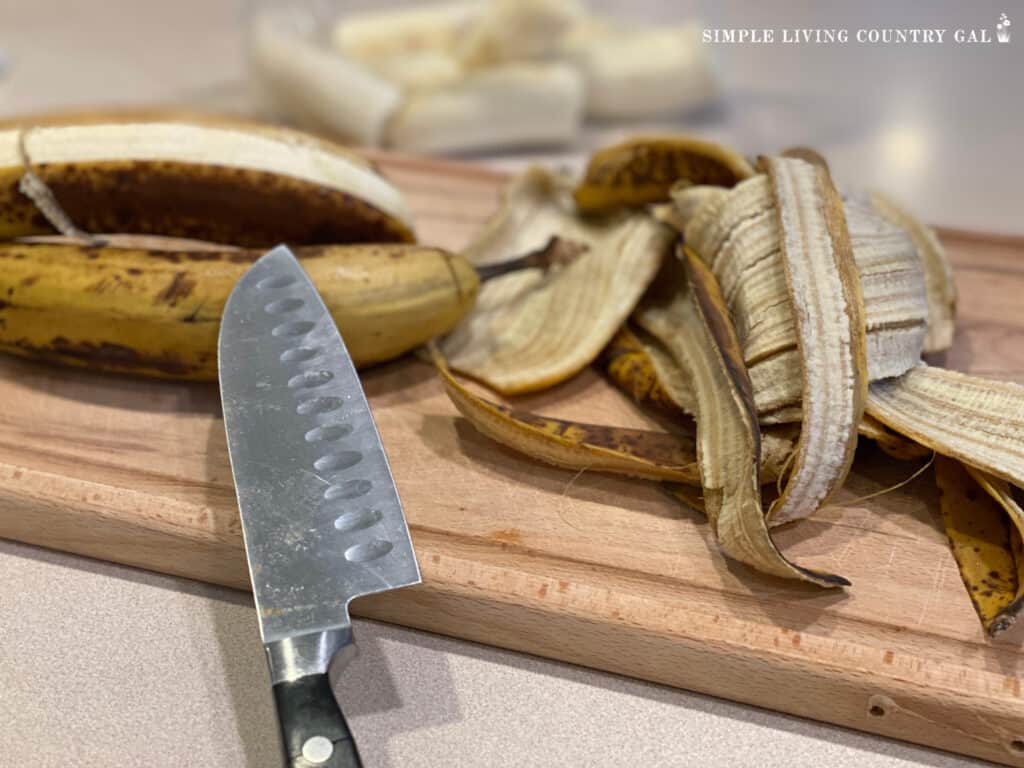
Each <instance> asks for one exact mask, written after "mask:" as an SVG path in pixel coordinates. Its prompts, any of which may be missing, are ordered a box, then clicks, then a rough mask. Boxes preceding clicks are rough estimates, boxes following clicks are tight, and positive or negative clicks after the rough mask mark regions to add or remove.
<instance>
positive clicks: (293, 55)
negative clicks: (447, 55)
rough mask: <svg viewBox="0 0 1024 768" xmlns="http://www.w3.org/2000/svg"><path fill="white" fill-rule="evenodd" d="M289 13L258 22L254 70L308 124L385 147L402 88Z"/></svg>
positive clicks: (253, 36) (253, 34) (281, 104)
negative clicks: (314, 36)
mask: <svg viewBox="0 0 1024 768" xmlns="http://www.w3.org/2000/svg"><path fill="white" fill-rule="evenodd" d="M292 22H293V19H291V18H289V17H287V16H285V15H284V14H276V13H270V12H263V13H261V14H258V15H257V16H256V17H255V18H254V19H253V21H252V28H251V30H250V33H249V50H250V56H251V59H252V67H253V72H254V73H255V74H256V77H257V79H258V81H259V82H260V84H261V85H262V86H263V88H264V90H265V91H266V92H267V95H268V96H269V97H270V98H271V100H272V101H273V102H274V104H275V105H276V106H277V107H278V108H280V109H282V110H283V111H284V112H286V113H287V114H288V115H289V116H291V117H293V118H295V119H296V120H299V121H301V122H302V123H303V124H304V125H306V126H308V127H312V128H315V129H318V130H325V131H329V132H330V133H332V134H333V135H336V136H339V137H340V138H343V139H346V140H348V141H354V142H357V143H359V144H366V145H369V146H379V145H380V144H381V143H382V142H383V140H384V131H385V126H386V125H387V123H388V121H389V120H390V119H391V118H392V116H393V115H394V113H395V112H396V111H397V109H398V108H399V106H400V105H401V103H402V99H403V97H402V91H401V88H399V86H398V85H397V84H395V83H393V82H392V81H390V80H387V79H385V78H383V77H381V76H379V75H377V74H375V73H373V72H371V71H370V70H369V69H368V68H367V67H365V66H364V65H362V64H360V63H359V62H357V61H354V60H352V59H348V58H346V57H344V56H342V55H340V54H338V53H336V52H334V51H331V50H328V49H324V48H321V47H320V46H319V45H317V44H315V43H314V42H313V41H312V40H310V39H308V38H307V37H306V36H305V35H303V34H302V32H301V31H300V30H298V29H296V28H295V24H294V23H292Z"/></svg>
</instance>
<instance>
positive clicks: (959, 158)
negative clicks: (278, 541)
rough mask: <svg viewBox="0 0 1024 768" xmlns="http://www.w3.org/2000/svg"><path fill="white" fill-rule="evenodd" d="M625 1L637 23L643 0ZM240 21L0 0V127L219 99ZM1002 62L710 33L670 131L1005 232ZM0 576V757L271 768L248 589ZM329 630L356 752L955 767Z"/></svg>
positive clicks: (509, 658) (1013, 115)
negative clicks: (91, 111) (709, 52)
mask: <svg viewBox="0 0 1024 768" xmlns="http://www.w3.org/2000/svg"><path fill="white" fill-rule="evenodd" d="M353 4H354V3H353ZM602 5H604V6H606V7H609V8H614V4H612V3H603V4H602ZM639 5H642V6H643V7H644V10H645V12H646V13H648V15H656V14H657V13H658V3H656V2H653V1H651V2H647V3H643V4H639ZM684 5H687V7H688V8H690V9H692V10H694V11H696V12H703V13H704V16H705V19H706V23H707V25H708V26H745V27H764V26H774V27H777V28H781V27H784V26H785V27H794V26H811V27H820V26H833V27H836V26H848V27H860V26H865V27H889V26H892V27H895V26H945V27H950V28H955V27H982V26H984V27H988V28H992V27H994V25H995V22H996V19H997V18H998V15H999V13H1000V12H1001V11H1004V10H1006V11H1007V12H1008V13H1009V14H1010V15H1011V16H1014V13H1013V11H1014V9H1013V8H1006V7H1005V6H1000V5H996V4H991V3H975V4H971V5H970V6H969V7H965V8H960V7H958V6H956V5H954V4H953V3H951V2H945V3H932V4H929V5H928V6H927V7H926V10H925V9H923V8H922V6H920V5H913V4H911V3H903V4H901V5H899V6H897V7H893V5H894V4H890V3H876V4H871V5H869V6H867V7H861V6H856V8H855V6H854V4H848V3H838V2H831V3H816V4H814V6H813V7H811V6H809V5H808V4H805V3H800V2H789V3H780V4H776V5H774V6H773V7H772V9H771V10H765V9H764V8H763V5H765V4H754V3H742V2H727V3H723V4H718V5H714V6H711V5H710V4H709V5H708V6H707V7H703V6H702V5H701V4H699V3H689V4H684ZM620 6H621V7H622V8H625V7H626V6H625V4H624V3H623V4H620ZM620 12H622V10H620ZM241 14H242V9H241V8H240V6H239V4H238V3H234V2H230V1H229V0H209V1H208V2H202V0H181V1H180V2H176V3H158V2H155V0H147V1H145V2H141V1H136V2H132V0H78V2H70V0H68V1H66V2H61V0H35V1H34V2H33V3H25V2H23V0H0V52H3V53H2V54H0V117H6V116H10V115H13V114H16V113H19V112H24V111H30V110H43V109H49V108H56V107H61V106H76V105H87V104H95V103H105V104H139V103H147V104H150V103H156V102H162V101H171V102H175V103H180V104H196V103H200V104H202V103H207V104H214V105H216V106H225V105H226V106H230V107H236V108H239V109H245V108H246V99H247V98H248V96H247V91H246V89H245V88H244V87H243V86H242V83H243V81H244V57H243V55H242V51H241V45H240V41H239V38H238V34H237V24H238V22H239V19H240V18H241ZM1022 16H1024V14H1022ZM1015 21H1016V19H1015ZM1019 23H1020V24H1022V25H1024V19H1022V21H1021V22H1019ZM1015 32H1016V30H1015ZM1022 51H1024V37H1022V38H1021V39H1019V40H1017V41H1014V42H1012V43H1011V44H1010V45H1006V46H996V45H994V44H993V45H988V46H976V47H973V48H971V47H969V46H955V45H952V44H949V43H947V44H944V45H942V46H932V47H930V48H926V47H895V48H894V47H889V48H886V47H872V48H869V49H868V48H864V47H861V48H858V47H856V46H853V45H850V46H844V47H835V46H832V47H822V46H817V47H803V48H800V47H797V46H791V47H785V46H781V45H773V46H753V45H747V46H727V47H722V46H718V47H716V48H715V50H714V52H713V53H714V55H715V56H716V57H717V58H718V59H719V66H720V68H721V71H722V73H723V75H724V77H725V78H726V82H727V86H726V98H725V100H724V102H723V105H722V106H720V107H718V108H715V109H711V110H704V111H702V112H701V113H699V114H697V115H691V116H689V117H687V118H684V119H681V120H679V121H677V122H676V123H675V124H674V127H676V128H677V129H678V128H680V127H682V128H684V129H686V130H689V131H691V132H696V133H699V134H701V135H706V136H711V137H716V138H720V139H723V140H726V141H731V142H733V143H735V144H736V145H737V146H738V147H739V148H740V149H742V150H744V151H746V152H757V151H766V150H772V149H777V148H779V147H782V146H790V145H796V144H808V143H810V144H813V145H814V146H816V147H818V148H819V149H821V150H823V151H824V152H825V153H826V155H828V157H829V158H830V160H831V161H832V162H833V168H834V171H835V174H836V176H837V177H838V178H839V179H840V180H842V181H844V182H846V183H849V184H856V185H875V186H881V187H882V188H884V189H886V190H888V191H890V192H892V193H893V194H894V195H895V196H897V197H898V198H899V199H901V200H903V201H904V202H905V203H907V204H908V205H909V206H910V207H911V208H912V209H913V210H915V211H917V212H918V213H920V214H921V215H922V216H924V217H925V218H927V219H928V220H929V221H931V222H933V223H938V224H943V225H946V226H951V227H957V228H965V229H976V230H987V231H994V232H1001V233H1015V234H1021V233H1024V220H1022V218H1021V216H1020V212H1021V207H1022V206H1021V202H1022V196H1021V194H1020V191H1019V188H1018V186H1017V185H1018V184H1019V179H1020V178H1022V174H1024V161H1022V159H1021V158H1022V156H1024V153H1022V152H1021V150H1020V145H1019V144H1020V142H1019V137H1020V131H1021V125H1022V118H1024V99H1022V98H1021V96H1022V92H1021V89H1020V83H1019V76H1020V72H1021V71H1022V66H1021V65H1022V63H1024V61H1022V59H1024V57H1022ZM3 54H6V61H7V65H6V71H4V63H3V62H4V58H5V56H4V55H3ZM648 127H650V128H656V127H667V126H648ZM631 130H633V129H632V128H624V127H622V126H617V127H601V128H597V129H591V130H590V131H588V134H587V136H585V137H584V139H583V141H582V142H581V144H580V146H578V147H575V148H572V149H571V150H564V149H560V150H558V151H557V152H554V151H553V152H546V153H534V154H531V155H523V154H518V155H513V156H503V157H498V158H494V157H491V158H482V159H483V160H486V161H488V162H498V163H500V164H504V165H507V166H516V165H521V164H522V163H524V162H527V161H529V160H532V159H534V158H536V157H542V158H544V159H551V160H555V161H558V162H570V163H572V162H579V160H580V158H581V157H582V152H583V151H584V150H585V149H586V148H587V147H589V146H592V145H594V144H597V143H600V142H601V141H605V140H608V139H609V138H614V137H617V136H620V135H625V134H627V133H629V132H631ZM0 407H2V406H0ZM0 584H2V587H0V673H2V681H3V684H2V685H0V734H3V736H2V743H3V747H2V758H0V764H2V765H21V764H32V765H46V766H48V765H64V766H82V767H83V768H91V767H92V766H96V768H99V767H100V766H102V767H103V768H109V766H112V765H124V766H137V765H146V766H148V767H149V768H163V767H164V766H166V767H167V768H172V767H173V768H179V767H180V766H191V765H245V766H251V767H252V768H263V767H266V768H269V767H270V766H277V765H278V753H277V749H278V747H277V733H276V725H275V722H274V718H273V713H272V706H271V699H270V693H269V688H268V679H267V673H266V669H265V664H264V660H263V652H262V648H261V646H260V642H259V634H258V629H257V625H256V617H255V613H254V612H253V610H252V604H251V599H250V597H249V596H248V595H246V594H243V593H239V592H234V591H231V590H226V589H221V588H216V587H211V586H207V585H203V584H198V583H196V582H190V581H186V580H183V579H177V578H171V577H167V576H161V575H156V574H151V573H146V572H143V571H138V570H134V569H130V568H124V567H120V566H115V565H110V564H107V563H101V562H97V561H93V560H88V559H85V558H79V557H74V556H70V555H64V554H60V553H55V552H50V551H46V550H40V549H36V548H33V547H29V546H25V545H21V544H16V543H12V542H0ZM355 624H356V626H355V632H356V637H357V641H358V643H359V647H360V651H361V653H360V656H359V657H358V658H357V659H356V660H355V661H354V662H353V663H352V664H351V666H350V667H349V668H347V669H346V670H345V671H344V672H342V673H341V674H340V675H338V676H336V677H335V680H334V683H335V689H336V691H337V693H338V696H339V699H341V700H342V702H343V703H344V705H345V707H346V711H347V712H348V713H350V715H351V718H350V720H351V725H352V728H353V730H354V731H355V733H356V735H357V738H358V740H359V743H360V745H361V748H362V750H363V754H364V757H365V758H366V762H367V765H368V766H385V767H390V766H393V767H395V768H398V766H402V767H403V768H404V767H406V766H408V767H410V768H412V767H413V766H438V765H445V766H451V767H452V768H459V767H461V766H495V767H497V766H517V767H525V766H556V765H558V766H594V767H595V768H597V767H599V766H621V765H645V766H651V767H655V766H679V765H701V766H718V765H722V766H726V765H728V766H746V765H751V766H752V765H769V766H771V765H780V766H781V765H786V766H794V767H795V766H809V767H810V766H813V767H814V768H819V767H820V766H821V765H831V766H836V767H837V768H840V767H842V766H867V767H868V768H873V767H876V766H877V767H879V768H881V767H882V766H903V765H915V764H924V765H931V766H966V765H975V764H977V763H974V762H972V761H968V760H964V759H961V758H958V757H955V756H952V755H946V754H942V753H938V752H934V751H930V750H925V749H920V748H916V747H911V746H907V745H904V744H900V743H897V742H893V741H889V740H885V739H881V738H875V737H871V736H866V735H863V734H858V733H854V732H851V731H846V730H843V729H839V728H834V727H828V726H823V725H820V724H816V723H812V722H810V721H803V720H797V719H794V718H790V717H786V716H782V715H777V714H774V713H769V712H764V711H761V710H757V709H753V708H750V707H745V706H742V705H736V704H732V703H728V702H724V701H720V700H716V699H713V698H709V697H705V696H700V695H695V694H690V693H686V692H682V691H675V690H671V689H668V688H664V687H660V686H656V685H651V684H647V683H643V682H638V681H634V680H629V679H625V678H621V677H616V676H614V675H609V674H603V673H599V672H594V671H590V670H586V669H582V668H578V667H573V666H569V665H565V664H560V663H555V662H550V661H547V660H543V659H538V658H533V657H529V656H525V655H522V654H516V653H511V652H506V651H501V650H495V649H492V648H487V647H483V646H479V645H474V644H472V643H467V642H462V641H457V640H451V639H447V638H444V637H439V636H435V635H429V634H425V633H422V632H416V631H412V630H407V629H402V628H399V627H393V626H388V625H383V624H378V623H374V622H367V621H356V623H355Z"/></svg>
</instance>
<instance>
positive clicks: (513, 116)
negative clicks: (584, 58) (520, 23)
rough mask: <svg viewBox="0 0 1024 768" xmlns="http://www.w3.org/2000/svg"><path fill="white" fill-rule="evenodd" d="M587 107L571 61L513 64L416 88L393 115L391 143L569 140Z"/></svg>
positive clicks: (466, 145)
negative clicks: (461, 78)
mask: <svg viewBox="0 0 1024 768" xmlns="http://www.w3.org/2000/svg"><path fill="white" fill-rule="evenodd" d="M582 112H583V85H582V83H581V82H580V78H579V75H578V74H577V73H576V71H575V70H573V69H572V68H571V67H568V66H565V65H564V64H507V65H504V66H501V67H493V68H490V69H485V70H481V71H480V72H478V73H474V74H472V75H470V76H469V77H466V78H465V79H463V80H459V81H457V82H455V83H453V84H451V85H446V86H442V87H438V88H430V89H424V90H422V91H419V92H415V93H412V94H411V95H410V97H409V100H408V101H407V102H406V104H405V106H404V107H402V109H401V110H400V111H399V112H398V113H397V114H396V115H395V116H394V117H393V118H392V120H391V122H390V124H389V126H388V131H387V143H388V144H389V145H390V146H393V147H400V148H401V149H405V150H412V151H416V152H466V151H472V150H479V149H483V148H486V147H490V146H516V147H526V146H536V145H547V144H558V143H565V142H568V141H571V140H572V139H573V137H575V136H576V133H577V132H578V130H579V126H580V119H581V115H582Z"/></svg>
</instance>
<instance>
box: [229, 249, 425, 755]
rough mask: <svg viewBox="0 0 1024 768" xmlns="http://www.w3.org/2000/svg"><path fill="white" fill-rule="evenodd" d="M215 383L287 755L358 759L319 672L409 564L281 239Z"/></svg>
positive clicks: (319, 312)
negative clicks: (358, 607)
mask: <svg viewBox="0 0 1024 768" xmlns="http://www.w3.org/2000/svg"><path fill="white" fill-rule="evenodd" d="M219 356H220V358H219V366H220V391H221V402H222V404H223V407H224V426H225V429H226V430H227V437H228V449H229V452H230V455H231V470H232V472H233V474H234V478H235V488H236V491H237V494H238V506H239V509H240V510H241V516H242V530H243V533H244V537H245V552H246V556H247V557H248V559H249V575H250V577H251V579H252V588H253V595H254V596H255V599H256V608H257V611H258V614H259V622H260V633H261V635H262V637H263V643H264V645H265V646H266V650H267V660H268V663H269V665H270V677H271V681H272V683H273V687H274V700H275V703H276V705H277V714H278V720H279V722H280V726H281V735H282V738H283V742H284V749H285V762H286V765H288V766H293V767H294V768H299V767H300V766H302V767H303V768H306V767H308V766H317V767H318V768H319V767H320V766H324V767H326V768H341V767H344V768H352V767H353V766H360V765H361V762H360V758H359V753H358V751H357V750H356V746H355V741H354V740H353V738H352V735H351V733H350V732H349V729H348V726H347V724H346V723H345V718H344V716H343V715H342V713H341V709H340V708H339V706H338V704H337V702H336V701H335V699H334V695H333V693H332V692H331V687H330V683H329V682H328V678H327V668H328V665H329V664H330V662H331V660H332V658H334V657H335V656H336V654H337V655H338V659H337V662H336V663H341V662H344V661H348V659H349V658H351V654H352V653H354V650H355V646H354V645H353V639H352V626H351V623H350V620H349V614H348V603H349V601H350V600H352V599H353V598H355V597H359V596H360V595H368V594H372V593H375V592H382V591H385V590H389V589H395V588H397V587H404V586H408V585H412V584H417V583H419V581H420V573H419V568H418V567H417V564H416V556H415V553H414V552H413V548H412V542H411V541H410V539H409V529H408V527H407V525H406V522H405V515H404V514H403V512H402V505H401V502H400V501H399V498H398V493H397V491H396V490H395V483H394V480H393V479H392V477H391V470H390V468H389V467H388V461H387V458H386V457H385V455H384V448H383V446H382V445H381V442H380V436H379V435H378V434H377V427H376V425H375V424H374V421H373V416H372V415H371V413H370V408H369V405H368V404H367V402H366V397H365V395H364V394H363V389H362V386H361V385H360V383H359V378H358V377H357V375H356V371H355V367H354V366H353V364H352V359H351V357H349V354H348V352H347V350H346V349H345V344H344V342H343V341H342V339H341V336H340V335H339V333H338V329H337V328H336V327H335V325H334V322H333V321H332V320H331V316H330V314H328V312H327V308H326V307H325V306H324V303H323V301H322V300H321V299H320V296H319V294H318V293H317V292H316V289H315V288H314V287H313V284H312V283H311V282H310V281H309V278H308V277H307V276H306V273H305V272H304V271H303V270H302V268H301V267H300V266H299V263H298V262H297V261H296V260H295V257H294V256H293V255H292V254H291V252H290V251H289V250H288V249H287V248H285V247H283V246H280V247H277V248H275V249H274V250H272V251H270V252H269V253H268V254H266V255H265V256H263V257H262V258H261V259H260V260H259V261H257V262H256V263H255V264H254V265H253V266H252V268H250V269H249V271H248V272H247V273H246V274H245V276H244V277H242V279H241V280H240V281H239V282H238V284H237V285H236V286H235V289H234V290H233V291H232V293H231V296H230V298H229V299H228V303H227V306H226V307H225V309H224V317H223V321H222V324H221V329H220V344H219Z"/></svg>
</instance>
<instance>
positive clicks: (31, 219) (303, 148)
mask: <svg viewBox="0 0 1024 768" xmlns="http://www.w3.org/2000/svg"><path fill="white" fill-rule="evenodd" d="M26 182H32V184H26ZM26 190H27V193H28V194H26ZM30 195H31V196H30ZM411 221H412V217H411V214H410V212H409V210H408V208H407V207H406V205H405V202H404V201H403V200H402V197H401V195H400V194H399V193H398V190H397V189H395V188H394V187H393V186H391V184H389V183H388V182H387V181H386V180H385V179H384V178H382V177H381V176H380V175H378V174H377V173H376V172H375V171H374V170H373V169H372V168H371V167H370V166H369V165H368V164H367V163H366V162H365V161H363V160H361V159H359V158H357V157H355V156H354V155H351V154H349V153H347V152H345V151H344V150H342V149H340V148H338V147H336V146H334V145H332V144H329V143H327V142H323V141H319V140H315V139H312V138H309V137H306V136H304V135H302V134H297V133H294V132H288V131H276V130H270V129H262V128H255V127H248V126H243V125H241V124H227V123H226V124H223V125H218V124H213V123H203V124H199V123H195V124H189V123H181V122H176V123H153V122H143V123H117V122H114V123H109V124H102V123H93V124H82V125H47V126H41V127H37V128H12V129H8V130H0V239H11V238H16V237H23V236H27V235H38V234H53V233H54V231H55V230H65V229H66V227H65V225H66V224H71V225H73V226H74V227H76V228H81V229H82V230H85V231H87V232H95V233H138V234H154V235H165V236H171V237H186V238H193V239H197V240H207V241H213V242H220V243H231V244H234V245H242V246H252V247H261V246H272V245H276V244H277V243H280V242H288V243H290V244H293V245H303V244H323V243H353V242H394V241H410V240H412V239H413V233H412V223H411ZM62 233H63V234H69V232H67V231H63V232H62Z"/></svg>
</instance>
